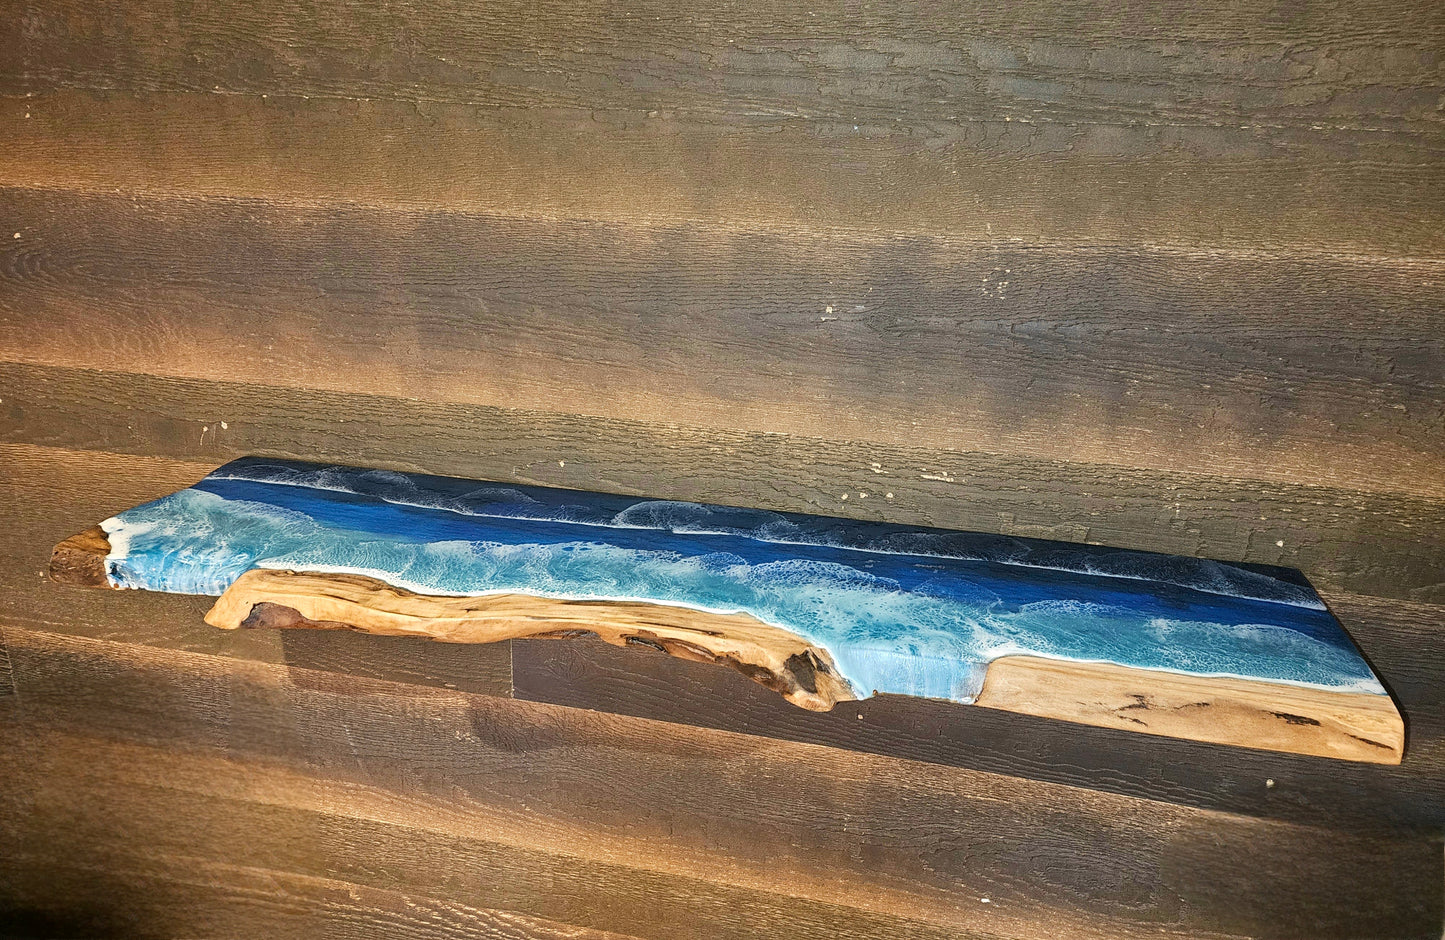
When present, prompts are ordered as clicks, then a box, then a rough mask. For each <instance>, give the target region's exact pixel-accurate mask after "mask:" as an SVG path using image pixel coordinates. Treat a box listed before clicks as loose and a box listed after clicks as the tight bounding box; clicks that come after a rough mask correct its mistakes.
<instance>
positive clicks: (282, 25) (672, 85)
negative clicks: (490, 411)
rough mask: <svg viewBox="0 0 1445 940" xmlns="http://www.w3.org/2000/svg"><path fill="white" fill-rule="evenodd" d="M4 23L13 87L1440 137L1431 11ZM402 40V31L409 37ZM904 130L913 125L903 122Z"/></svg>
mask: <svg viewBox="0 0 1445 940" xmlns="http://www.w3.org/2000/svg"><path fill="white" fill-rule="evenodd" d="M27 12H28V15H27V16H26V17H25V18H24V19H23V20H12V21H7V22H6V23H4V24H3V26H0V41H3V42H5V43H6V44H7V45H8V46H10V47H11V48H15V49H17V50H19V51H20V53H21V54H20V55H18V56H16V57H14V58H12V59H10V60H8V61H7V62H6V63H4V64H3V65H0V89H3V90H4V91H7V92H10V93H15V92H31V93H34V94H43V93H45V92H46V91H49V90H53V89H56V88H86V89H116V88H124V89H127V90H132V91H148V92H153V91H206V92H209V91H223V92H226V93H230V94H262V93H270V94H291V95H308V96H312V97H343V98H347V97H349V98H362V97H367V98H392V99H400V100H408V101H409V100H414V99H424V100H428V101H446V102H453V103H468V104H480V105H487V106H491V107H527V108H539V107H553V108H557V107H582V108H589V109H595V110H599V111H606V110H630V111H644V112H645V111H649V110H655V109H666V110H668V111H680V112H686V113H687V114H688V115H689V116H690V117H692V119H693V120H697V121H728V120H732V121H739V120H743V119H747V118H751V119H752V120H753V121H754V122H757V123H763V122H773V123H776V122H782V121H785V120H786V119H788V118H801V117H808V118H811V119H813V120H815V121H819V122H825V123H827V122H831V123H834V124H840V125H841V124H847V125H848V126H849V128H850V129H851V126H852V125H853V124H860V125H861V124H866V125H869V126H870V129H871V128H873V127H877V126H884V127H887V126H889V125H893V126H894V131H895V132H896V133H902V132H907V131H916V130H917V129H918V128H919V127H920V126H923V127H926V126H928V125H929V124H930V123H934V122H948V121H960V120H967V121H979V120H987V119H1000V118H1003V117H1005V116H1012V117H1015V118H1030V119H1032V120H1035V121H1038V122H1041V123H1061V124H1068V125H1077V124H1087V123H1109V124H1123V125H1130V124H1137V125H1144V126H1149V125H1161V124H1171V125H1180V124H1184V125H1188V124H1223V123H1230V122H1231V120H1232V121H1233V122H1236V123H1241V124H1242V123H1250V122H1253V123H1267V124H1268V125H1269V126H1270V127H1271V128H1278V127H1279V126H1281V125H1283V126H1291V127H1306V128H1310V129H1314V130H1320V129H1323V128H1322V127H1320V125H1326V126H1328V127H1330V128H1332V129H1339V128H1342V127H1356V128H1362V129H1370V130H1376V131H1380V130H1400V131H1405V130H1408V131H1416V132H1431V131H1434V132H1439V131H1440V129H1441V128H1440V117H1439V114H1438V113H1437V111H1436V105H1437V102H1436V100H1435V97H1434V92H1435V91H1436V90H1437V86H1438V84H1439V83H1440V80H1441V75H1440V64H1439V59H1438V55H1437V53H1438V42H1437V41H1438V40H1439V39H1440V38H1441V36H1442V34H1445V24H1442V23H1441V21H1440V18H1439V17H1438V16H1436V15H1433V14H1434V11H1433V10H1432V8H1431V7H1430V5H1429V4H1428V3H1422V2H1419V0H1369V2H1365V3H1359V4H1350V3H1344V2H1339V0H1331V2H1316V3H1312V4H1311V5H1310V7H1309V9H1308V11H1301V12H1300V13H1297V14H1295V15H1288V14H1286V13H1284V12H1282V11H1280V10H1278V9H1276V8H1274V7H1271V6H1270V5H1268V4H1265V3H1260V2H1257V0H1243V2H1229V3H1220V4H1216V5H1214V6H1211V7H1210V8H1209V9H1208V10H1202V9H1200V8H1199V7H1197V6H1195V5H1193V4H1189V3H1180V2H1173V3H1161V4H1156V5H1153V6H1150V7H1148V8H1140V9H1132V8H1131V9H1128V10H1121V9H1120V8H1119V7H1118V6H1117V5H1115V4H1111V3H1108V2H1107V0H1088V2H1081V3H1077V4H1073V5H1070V6H1069V7H1068V8H1067V9H1059V8H1058V7H1056V6H1053V5H1050V4H1048V3H1044V2H1041V0H1028V2H1022V3H1001V2H998V0H944V2H935V3H924V2H919V0H903V2H897V3H894V4H891V5H890V6H889V7H888V8H887V9H886V10H881V9H877V8H875V7H872V6H870V5H868V4H859V3H856V2H850V0H824V2H820V3H815V4H812V5H810V6H809V7H807V8H806V9H805V8H803V7H789V6H779V5H777V4H774V3H768V2H766V0H729V2H726V3H720V4H715V5H712V6H709V7H708V8H707V9H706V10H701V9H694V8H689V7H681V6H678V5H677V4H674V3H669V2H666V0H642V2H638V3H633V4H630V5H628V7H626V8H625V9H613V8H606V7H601V6H598V5H596V4H590V3H586V2H578V0H545V2H538V3H519V2H509V3H496V4H489V5H487V6H485V7H478V6H476V5H474V4H470V3H466V2H464V0H438V2H433V3H429V4H426V5H424V6H408V7H401V8H378V7H374V6H370V5H367V4H354V3H353V4H345V5H342V6H339V7H336V8H333V9H328V10H327V11H325V12H314V11H311V10H308V9H306V8H305V7H304V6H302V5H299V4H297V3H295V2H294V0H259V2H253V3H246V4H241V3H237V2H223V3H216V4H213V5H208V6H207V7H205V8H203V9H196V8H194V7H190V6H186V5H185V4H183V3H178V2H176V0H130V2H129V3H128V4H127V7H126V11H125V15H124V17H121V16H119V15H103V14H97V13H96V12H94V11H93V10H92V9H91V8H89V7H88V6H86V5H84V4H82V3H79V2H77V0H48V2H37V3H33V4H31V6H30V7H29V9H28V11H27ZM398 35H401V36H404V37H405V40H406V41H405V42H395V41H392V40H393V39H395V38H396V37H397V36H398ZM898 125H902V126H901V127H900V126H898ZM935 133H937V131H935Z"/></svg>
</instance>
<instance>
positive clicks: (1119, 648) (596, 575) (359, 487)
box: [102, 458, 1384, 702]
mask: <svg viewBox="0 0 1445 940" xmlns="http://www.w3.org/2000/svg"><path fill="white" fill-rule="evenodd" d="M102 525H103V527H104V529H105V531H106V533H107V535H108V536H109V538H110V542H111V547H112V550H111V553H110V555H109V557H108V558H107V570H108V573H109V576H110V579H111V581H112V583H113V584H115V585H116V586H117V587H125V588H145V589H149V590H157V591H171V592H177V593H187V594H211V595H218V594H221V593H222V592H223V591H225V589H226V588H227V587H228V586H230V584H231V582H232V581H234V580H235V579H236V578H237V577H239V576H240V575H241V574H242V573H243V572H245V571H247V570H249V569H251V568H253V567H262V568H279V569H291V570H298V571H333V572H336V571H346V572H356V573H362V574H367V575H370V576H372V577H376V578H380V579H382V580H385V581H387V582H389V583H391V584H395V585H397V586H400V587H406V588H409V589H411V590H414V591H418V592H422V593H431V594H459V595H476V594H488V593H522V594H531V595H536V596H542V597H551V598H577V599H595V600H646V601H653V602H656V603H663V604H677V605H682V606H687V607H694V608H699V609H703V610H710V611H717V612H722V613H735V612H743V613H748V614H751V615H752V616H754V617H756V618H758V619H759V620H762V621H765V622H767V623H770V624H774V625H776V626H779V627H782V628H784V629H787V630H790V631H792V632H794V633H796V634H799V635H801V636H803V637H805V638H807V639H808V640H810V641H812V642H814V643H816V644H818V645H820V646H822V647H824V648H826V649H827V650H828V651H829V652H830V653H831V654H832V656H833V658H834V661H835V663H836V664H837V666H838V668H839V670H840V672H841V673H842V675H843V677H844V678H846V679H847V680H848V681H849V682H850V683H851V684H852V685H853V687H854V691H855V692H856V693H857V694H858V695H859V696H860V697H864V696H867V695H868V694H870V693H872V692H875V691H877V692H891V693H897V694H903V695H915V696H923V697H927V698H944V699H953V700H955V701H962V702H969V701H972V700H973V698H974V697H975V696H976V695H977V693H978V691H979V687H980V684H981V682H982V679H983V674H984V672H985V670H986V668H987V665H988V663H989V662H990V661H992V660H993V659H995V658H997V657H999V656H1006V655H1011V654H1023V655H1032V656H1042V657H1049V658H1056V659H1068V660H1078V661H1089V662H1109V663H1117V664H1120V665H1124V666H1134V667H1139V668H1145V669H1163V670H1170V671H1175V672H1181V673H1187V674H1191V675H1201V676H1238V677H1242V678H1249V679H1256V680H1263V681H1273V682H1281V683H1289V684H1297V685H1305V686H1311V687H1317V688H1326V689H1335V690H1340V691H1351V692H1362V693H1372V694H1383V693H1384V689H1383V688H1382V687H1381V686H1380V684H1379V682H1378V680H1376V678H1375V677H1374V675H1373V674H1372V673H1371V671H1370V669H1369V666H1368V665H1367V664H1366V663H1365V662H1364V660H1363V659H1362V658H1361V656H1360V655H1359V653H1358V651H1357V650H1356V649H1355V647H1354V645H1353V644H1352V643H1351V642H1350V639H1349V637H1347V636H1346V635H1345V633H1344V631H1343V630H1342V629H1341V628H1340V626H1339V624H1338V623H1337V622H1336V621H1335V619H1334V617H1333V616H1331V615H1330V613H1329V612H1328V611H1327V610H1326V609H1325V608H1324V605H1323V604H1322V603H1321V602H1320V600H1319V597H1318V596H1317V595H1316V594H1315V592H1314V591H1313V589H1311V588H1310V587H1309V585H1308V583H1307V582H1305V581H1304V579H1303V578H1302V577H1301V576H1300V575H1299V574H1298V572H1294V571H1291V570H1289V569H1283V568H1267V567H1263V566H1247V565H1233V564H1226V563H1223V562H1214V561H1207V560H1201V559H1194V558H1184V557H1177V556H1168V555H1158V554H1153V553H1148V552H1131V551H1123V550H1117V549H1107V548H1100V547H1097V546H1087V545H1072V544H1067V543H1061V542H1046V541H1039V540H1032V539H1014V538H1007V537H1001V536H990V535H982V534H978V533H968V532H951V531H946V530H940V529H927V528H920V527H913V526H898V525H887V524H882V523H868V522H859V521H855V520H847V519H832V518H827V517H821V516H805V515H797V514H785V513H772V512H765V511H758V510H747V509H734V508H728V507H720V506H705V505H699V504H696V503H680V502H669V501H659V500H644V499H637V498H635V497H623V496H611V495H606V494H599V493H583V492H577V491H571V490H557V489H549V488H543V487H526V486H512V485H504V484H492V483H479V482H476V481H469V480H457V479H452V478H447V477H430V476H420V475H409V474H398V473H391V472H387V471H377V470H359V469H354V468H345V467H321V466H316V465H310V464H301V463H293V462H281V461H268V460H261V459H257V458H246V459H243V460H238V461H235V462H233V463H230V464H227V465H226V466H224V467H222V468H220V469H219V470H217V471H215V472H214V473H212V474H211V475H210V476H208V477H207V478H206V479H205V480H203V481H201V482H200V483H198V484H197V485H196V486H194V487H191V488H190V489H186V490H182V491H180V492H179V493H176V494H174V495H172V496H167V497H165V498H163V499H160V500H157V501H155V502H153V503H148V504H146V505H144V506H139V507H137V508H135V509H131V510H128V511H126V512H123V513H121V514H120V515H118V516H115V517H113V518H111V519H108V520H106V521H105V522H104V523H102Z"/></svg>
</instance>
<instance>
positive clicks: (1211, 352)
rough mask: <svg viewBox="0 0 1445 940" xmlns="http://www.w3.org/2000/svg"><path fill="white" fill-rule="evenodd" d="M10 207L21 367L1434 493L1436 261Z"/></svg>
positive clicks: (171, 206)
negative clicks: (187, 379) (119, 373)
mask: <svg viewBox="0 0 1445 940" xmlns="http://www.w3.org/2000/svg"><path fill="white" fill-rule="evenodd" d="M0 211H3V212H4V214H5V215H6V217H7V225H9V226H10V227H11V228H12V229H13V232H14V233H15V234H18V235H19V236H20V237H18V238H11V237H8V233H7V238H5V239H0V272H3V273H4V275H6V283H7V289H6V291H5V292H4V293H3V294H0V356H4V357H6V358H9V359H14V360H20V361H27V362H34V363H38V364H44V365H51V366H65V367H84V368H92V369H110V368H124V369H126V370H127V371H134V372H148V373H157V374H164V375H173V376H185V377H205V378H213V379H216V378H219V379H227V380H232V381H237V382H253V383H261V384H266V385H277V384H280V385H289V386H293V387H301V388H316V387H320V388H327V389H331V390H338V391H349V392H371V393H376V394H382V395H404V396H408V397H425V398H427V399H429V400H434V401H450V402H457V403H459V404H480V405H502V406H508V407H525V408H530V409H534V410H545V411H556V412H562V413H582V414H588V415H594V416H600V417H609V418H622V419H631V420H646V421H650V422H663V423H675V424H684V425H689V426H694V427H714V428H730V429H737V430H745V431H781V432H788V433H794V434H802V435H808V436H813V437H823V438H829V439H840V438H841V439H850V440H866V441H873V442H877V443H879V444H886V445H900V444H904V445H913V446H925V447H931V448H934V449H942V448H950V449H955V450H975V451H986V452H991V453H1007V454H1012V455H1017V456H1021V457H1030V458H1036V459H1045V460H1067V461H1081V462H1092V463H1102V464H1109V465H1115V466H1123V467H1128V468H1151V469H1162V470H1176V471H1186V472H1193V473H1203V474H1211V475H1215V474H1220V475H1226V476H1231V477H1247V478H1252V479H1263V480H1270V481H1277V482H1294V483H1308V484H1321V485H1331V486H1343V487H1348V488H1352V489H1359V490H1367V491H1394V492H1407V493H1420V494H1428V495H1431V496H1433V497H1436V498H1442V497H1445V445H1442V442H1441V436H1442V435H1441V428H1442V426H1445V286H1442V285H1445V260H1441V259H1439V258H1434V259H1419V258H1376V257H1361V256H1353V255H1343V256H1342V255H1338V254H1331V253H1328V252H1320V251H1301V250H1295V251H1292V252H1281V251H1274V252H1268V251H1259V250H1253V251H1214V250H1203V249H1190V250H1183V249H1171V248H1160V247H1152V246H1116V245H1105V246H1097V247H1074V248H1065V247H1059V246H1047V245H1020V244H1013V243H1010V242H1007V241H1004V242H999V241H976V240H963V239H959V238H956V237H952V236H909V237H900V236H898V235H897V234H895V233H881V234H880V233H871V232H869V233H859V232H840V233H814V232H801V231H789V232H779V231H763V232H753V231H746V230H738V229H736V228H732V227H726V226H720V225H715V224H707V225H704V224H700V223H696V222H687V223H685V224H681V223H680V224H668V225H637V224H626V223H618V222H610V223H603V222H579V221H576V220H566V221H549V220H537V219H516V218H505V217H499V216H494V215H479V214H477V213H474V212H459V211H446V212H442V211H420V210H407V211H402V210H397V209H376V208H366V207H354V206H344V207H338V206H334V205H326V206H322V207H310V206H289V205H276V204H275V203H273V202H269V201H258V200H243V201H236V200H216V199H178V198H165V199H158V198H145V199H137V198H136V197H134V196H133V195H129V194H125V193H118V194H113V195H90V194H83V195H77V194H75V193H70V192H54V191H49V190H44V191H37V190H28V189H17V188H10V189H3V190H0ZM1442 224H1445V223H1442ZM222 349H224V350H225V354H224V355H217V351H218V350H222ZM120 350H123V351H124V355H123V357H122V359H121V360H119V361H118V358H117V353H118V351H120ZM1065 429H1067V430H1065ZM933 470H934V472H937V468H933ZM925 472H926V471H925ZM878 482H881V481H878Z"/></svg>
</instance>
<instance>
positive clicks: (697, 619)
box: [206, 569, 855, 711]
mask: <svg viewBox="0 0 1445 940" xmlns="http://www.w3.org/2000/svg"><path fill="white" fill-rule="evenodd" d="M206 622H207V623H209V624H211V625H212V626H216V627H221V628H223V629H228V630H230V629H236V628H238V627H277V628H295V627H300V628H310V629H319V630H359V631H361V632H364V633H376V634H383V635H387V636H425V637H430V638H432V639H436V640H443V641H446V642H450V643H492V642H496V641H498V640H510V639H517V638H522V637H528V638H537V637H542V638H559V639H565V638H573V637H583V636H597V637H600V638H601V639H603V640H605V641H607V642H608V643H612V644H614V645H616V646H622V647H634V648H635V647H641V648H644V649H654V650H659V651H661V652H664V653H669V654H671V655H673V656H677V657H679V658H681V659H690V660H694V661H696V662H710V663H719V664H722V665H727V666H731V667H732V668H734V669H737V670H738V671H739V672H741V673H743V674H744V675H746V676H748V677H749V678H750V679H752V680H754V681H755V682H759V683H761V684H762V685H765V686H767V687H768V688H770V689H773V690H774V691H776V692H778V693H780V694H781V695H782V696H783V697H784V698H786V699H787V700H788V701H790V702H792V703H793V704H795V705H799V706H802V707H803V708H807V709H812V710H814V711H827V710H829V709H831V708H832V707H833V706H834V705H835V704H837V703H838V702H841V701H846V700H850V699H853V698H855V696H854V695H853V693H852V690H851V689H850V688H849V686H848V683H847V682H846V681H845V680H844V679H843V678H842V677H841V676H839V674H838V670H837V667H836V666H835V665H834V663H833V660H832V657H831V656H830V655H829V654H828V652H827V650H825V649H823V648H821V647H818V646H815V645H813V644H810V643H808V642H807V641H806V640H804V639H803V638H802V637H799V636H797V635H795V634H792V633H789V632H788V631H786V630H783V629H780V628H778V627H774V626H771V625H769V624H766V623H763V622H762V621H760V620H757V619H755V618H753V617H750V616H748V615H746V614H718V613H709V612H706V611H700V610H693V609H691V608H687V607H673V606H668V605H663V604H649V603H643V602H631V601H580V600H555V599H551V598H543V597H530V596H526V595H521V594H493V595H488V596H485V597H442V596H436V595H426V594H417V593H414V592H412V591H408V590H405V589H404V588H398V587H395V586H393V585H390V584H388V583H386V582H385V581H380V580H377V579H376V578H369V577H366V576H363V575H355V574H340V573H329V572H327V573H318V572H294V571H273V570H266V569H255V570H252V571H248V572H246V573H245V574H243V575H241V577H240V578H238V579H236V581H235V582H234V583H233V584H232V585H231V586H230V588H228V589H227V590H226V592H225V593H224V594H222V595H221V597H220V598H219V599H218V600H217V601H216V604H215V606H214V607H212V608H211V610H210V612H209V613H207V614H206Z"/></svg>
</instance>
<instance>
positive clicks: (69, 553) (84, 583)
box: [49, 525, 112, 588]
mask: <svg viewBox="0 0 1445 940" xmlns="http://www.w3.org/2000/svg"><path fill="white" fill-rule="evenodd" d="M109 554H110V539H109V538H107V537H106V534H105V530H104V529H102V528H101V527H100V526H98V525H94V526H91V527H90V528H88V529H86V530H85V531H84V532H80V533H77V534H75V535H72V536H71V537H70V538H68V539H66V540H65V541H63V542H61V543H60V544H59V545H57V546H55V548H54V549H53V550H52V551H51V552H50V569H49V576H50V580H52V581H56V582H59V583H60V584H74V585H77V586H79V587H101V588H108V587H112V585H111V583H110V578H109V577H108V576H107V575H106V571H105V559H106V556H108V555H109Z"/></svg>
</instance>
